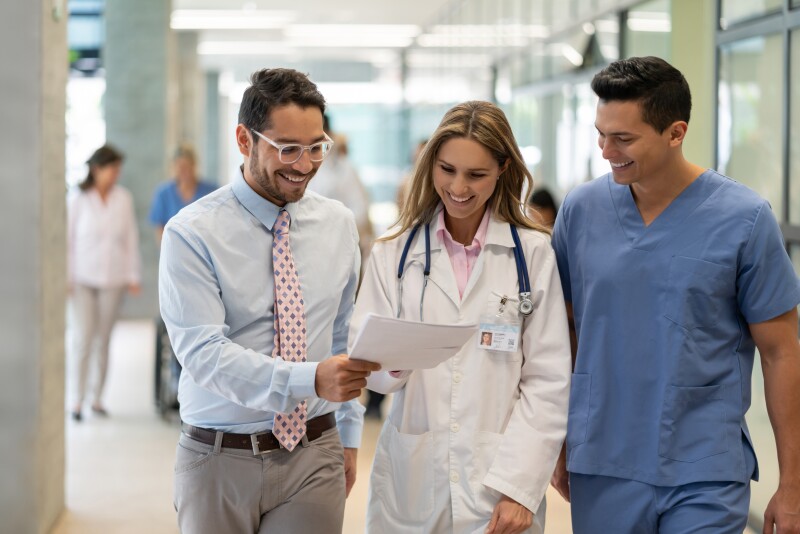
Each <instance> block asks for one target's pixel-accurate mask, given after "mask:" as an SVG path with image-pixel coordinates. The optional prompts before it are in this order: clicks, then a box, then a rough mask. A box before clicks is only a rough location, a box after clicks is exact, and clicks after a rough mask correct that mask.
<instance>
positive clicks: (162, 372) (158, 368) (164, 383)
mask: <svg viewBox="0 0 800 534" xmlns="http://www.w3.org/2000/svg"><path fill="white" fill-rule="evenodd" d="M154 378H155V382H154V385H155V387H154V392H155V403H156V409H157V410H158V412H159V414H161V416H162V417H166V416H167V415H168V414H169V412H170V411H176V410H178V408H179V407H180V405H179V403H178V382H179V381H180V378H181V364H180V362H178V359H177V358H176V357H175V352H174V351H173V350H172V344H170V341H169V335H168V334H167V326H166V325H165V324H164V321H163V320H162V319H161V317H158V318H156V361H155V377H154Z"/></svg>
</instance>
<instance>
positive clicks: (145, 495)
mask: <svg viewBox="0 0 800 534" xmlns="http://www.w3.org/2000/svg"><path fill="white" fill-rule="evenodd" d="M153 332H154V329H153V326H152V324H150V323H149V322H141V321H140V322H131V321H128V322H122V323H120V324H119V325H118V326H117V328H116V330H115V333H114V338H113V342H112V343H113V346H112V361H111V364H110V376H109V380H108V389H107V407H108V410H109V412H110V414H111V416H110V417H109V418H108V419H101V418H97V417H92V416H91V414H87V417H86V418H85V419H84V421H83V422H81V423H78V424H76V423H73V422H72V421H69V422H68V424H67V511H66V512H65V514H64V515H63V516H62V518H61V520H60V522H59V523H58V525H57V526H56V528H55V530H54V533H55V534H108V533H121V534H122V533H131V534H133V533H137V534H138V533H142V532H147V533H148V534H171V533H175V532H177V531H178V529H177V526H176V522H175V512H174V510H173V507H172V462H173V456H174V450H175V444H176V441H177V438H178V432H179V430H178V424H177V420H176V419H174V418H173V419H172V420H164V419H162V418H161V417H159V416H158V414H157V412H156V410H155V408H154V405H153V401H152V387H153V386H152V369H153V358H154V356H153V348H152V345H153V341H152V340H153V339H154V337H153V336H154V333H153ZM379 431H380V423H378V422H376V421H368V423H367V427H366V429H365V433H364V441H363V446H362V449H361V451H360V452H359V466H358V473H359V476H358V479H357V482H356V485H355V487H354V488H353V492H352V493H351V495H350V498H349V499H348V501H347V508H346V512H345V526H344V532H345V533H347V534H351V533H361V532H364V511H365V506H366V501H367V482H368V475H369V470H370V464H371V461H372V455H373V453H374V447H375V441H376V440H377V437H378V433H379ZM547 512H548V514H547V516H548V517H547V532H548V534H562V533H568V532H571V528H570V520H569V507H568V505H567V504H566V503H565V502H564V501H563V500H562V499H561V498H560V497H559V496H558V495H557V494H555V493H554V492H553V491H552V489H551V490H550V493H549V494H548V510H547Z"/></svg>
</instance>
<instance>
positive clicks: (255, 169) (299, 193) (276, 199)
mask: <svg viewBox="0 0 800 534" xmlns="http://www.w3.org/2000/svg"><path fill="white" fill-rule="evenodd" d="M278 173H280V174H282V175H284V176H287V177H290V178H291V177H300V176H303V177H307V179H306V185H308V182H309V181H310V180H311V178H312V177H313V176H314V174H316V169H314V170H313V171H311V172H310V173H308V174H299V173H296V172H293V171H291V170H289V169H286V170H280V171H275V172H274V173H272V174H271V175H270V174H269V173H268V172H267V170H266V169H265V168H264V167H262V166H261V165H259V160H258V151H257V150H253V152H252V155H251V157H250V176H252V177H253V180H255V182H256V183H257V184H258V186H259V187H261V189H262V190H263V191H264V193H266V195H267V196H268V197H269V200H271V201H272V202H273V203H276V204H286V203H287V202H297V201H298V200H300V199H301V198H303V194H305V192H306V188H305V187H303V188H302V189H300V190H290V191H282V190H281V188H280V186H279V185H278V184H279V180H282V178H280V177H278V176H277V174H278Z"/></svg>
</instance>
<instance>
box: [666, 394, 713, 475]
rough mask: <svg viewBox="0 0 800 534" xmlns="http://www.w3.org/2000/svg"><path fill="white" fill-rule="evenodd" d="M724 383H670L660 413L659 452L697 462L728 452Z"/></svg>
mask: <svg viewBox="0 0 800 534" xmlns="http://www.w3.org/2000/svg"><path fill="white" fill-rule="evenodd" d="M721 389H722V386H703V387H682V386H668V388H667V391H666V395H665V396H664V408H663V411H662V412H661V429H660V432H661V435H660V440H659V447H658V454H659V456H662V457H664V458H667V459H670V460H676V461H678V462H696V461H698V460H702V459H703V458H708V457H709V456H714V455H717V454H722V453H724V452H727V451H728V438H727V436H726V432H725V430H726V429H725V405H724V400H723V398H722V395H721Z"/></svg>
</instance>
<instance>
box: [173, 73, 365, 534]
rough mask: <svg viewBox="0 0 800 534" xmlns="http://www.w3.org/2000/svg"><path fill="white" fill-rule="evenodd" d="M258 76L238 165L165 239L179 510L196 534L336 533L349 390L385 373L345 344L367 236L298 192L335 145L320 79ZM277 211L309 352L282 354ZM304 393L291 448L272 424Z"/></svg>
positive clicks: (348, 474)
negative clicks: (284, 222)
mask: <svg viewBox="0 0 800 534" xmlns="http://www.w3.org/2000/svg"><path fill="white" fill-rule="evenodd" d="M251 83H252V84H251V86H250V87H249V88H248V89H247V90H246V91H245V94H244V96H243V99H242V104H241V107H240V110H239V125H238V126H237V127H236V141H237V144H238V146H239V150H240V152H241V153H242V155H243V156H244V165H243V166H242V168H241V174H239V175H238V176H236V177H235V179H234V180H233V183H232V184H230V185H228V186H225V187H223V188H221V189H219V190H217V191H215V192H214V193H211V194H210V195H208V196H206V197H204V198H202V199H200V200H198V201H197V202H195V203H193V204H191V205H190V206H188V207H187V208H185V209H184V210H182V211H181V212H180V213H179V214H178V215H177V216H175V217H173V218H172V219H171V220H170V222H169V223H168V224H167V226H166V228H165V231H164V236H163V242H162V251H161V263H160V276H159V295H160V301H161V314H162V316H163V318H164V321H165V323H166V325H167V329H168V331H169V335H170V340H171V342H172V345H173V347H174V349H175V353H176V355H177V357H178V360H179V361H180V363H181V365H182V366H183V373H182V374H181V379H180V387H179V401H180V414H181V419H182V421H183V433H182V435H181V438H180V442H179V446H178V450H177V459H176V466H175V507H176V510H177V512H178V522H179V524H180V527H181V530H182V531H184V532H191V533H193V534H194V533H205V532H208V533H212V532H213V533H218V532H252V533H256V532H292V533H306V532H307V533H312V532H314V533H317V532H335V531H340V530H341V525H342V521H343V514H344V499H345V496H346V494H347V493H349V491H350V488H351V487H352V485H353V482H354V481H355V468H356V449H357V447H358V445H359V443H360V440H361V428H362V424H363V408H362V407H361V406H360V405H359V404H358V401H357V400H356V397H358V395H359V394H360V391H361V388H363V387H364V386H365V385H366V377H367V376H368V375H369V373H370V371H372V370H377V369H378V366H377V364H373V363H369V362H363V361H355V360H349V359H348V358H347V356H346V355H345V354H344V352H345V350H346V347H347V332H348V323H349V320H350V316H351V314H352V309H353V302H354V296H355V291H356V286H357V282H358V270H359V263H360V257H359V251H358V234H357V231H356V226H355V222H354V220H353V215H352V213H350V212H349V211H348V210H347V209H346V208H345V207H344V206H343V205H341V204H340V203H338V202H336V201H332V200H329V199H325V198H323V197H321V196H319V195H316V194H314V193H307V194H304V193H305V189H306V186H307V184H308V182H309V180H311V179H312V178H313V176H314V174H315V173H316V171H317V169H318V168H319V166H320V164H321V163H322V159H323V158H324V156H325V155H326V154H327V152H328V150H329V149H330V144H331V143H330V139H329V138H327V136H326V134H325V133H324V131H323V129H322V114H323V112H324V109H325V101H324V98H323V97H322V95H321V94H320V93H319V92H318V90H317V88H316V85H314V84H313V83H312V82H311V81H309V80H308V79H307V78H306V77H305V76H304V75H303V74H301V73H298V72H296V71H293V70H290V69H265V70H262V71H258V72H256V73H255V74H253V76H252V78H251ZM284 210H285V211H286V212H288V214H289V217H290V224H289V232H288V234H289V242H290V248H291V253H292V255H293V258H294V265H295V269H296V272H297V277H298V278H299V281H300V286H301V291H302V303H303V311H304V315H305V325H306V333H305V343H306V346H307V350H306V356H307V361H305V362H302V361H296V362H295V361H287V360H284V359H282V358H280V357H273V349H274V348H275V342H276V341H275V340H276V339H277V336H276V334H275V328H274V324H275V317H274V315H273V312H274V311H275V310H274V306H275V297H276V296H275V285H274V278H273V277H274V275H273V270H274V269H275V270H277V269H278V267H277V266H276V267H274V268H273V250H272V242H273V231H277V230H274V228H273V227H274V226H275V225H276V219H277V218H278V216H279V213H280V212H281V211H284ZM301 401H305V402H306V410H307V419H306V421H307V424H306V428H307V431H306V435H305V436H304V437H303V440H302V444H301V445H298V446H297V447H295V448H293V449H292V450H291V451H289V450H288V449H285V448H283V447H282V446H281V445H279V443H278V441H277V439H276V437H275V436H273V434H272V429H273V422H274V418H275V414H276V413H281V414H286V413H289V412H292V411H293V410H294V409H295V407H297V406H298V404H299V403H301ZM334 413H335V418H334V416H333V414H334ZM337 428H338V432H337ZM340 435H341V441H340ZM343 447H344V449H343Z"/></svg>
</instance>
